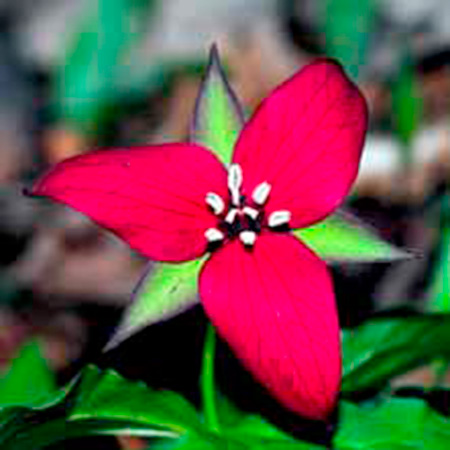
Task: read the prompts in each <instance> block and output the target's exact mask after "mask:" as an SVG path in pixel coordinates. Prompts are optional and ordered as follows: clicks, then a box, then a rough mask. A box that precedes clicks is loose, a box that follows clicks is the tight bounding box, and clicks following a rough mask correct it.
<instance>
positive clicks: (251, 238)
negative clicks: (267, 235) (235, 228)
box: [239, 230, 256, 247]
mask: <svg viewBox="0 0 450 450" xmlns="http://www.w3.org/2000/svg"><path fill="white" fill-rule="evenodd" d="M239 239H240V240H241V242H242V243H243V244H244V245H245V246H246V247H253V244H254V243H255V241H256V233H255V232H254V231H249V230H245V231H241V232H240V233H239Z"/></svg>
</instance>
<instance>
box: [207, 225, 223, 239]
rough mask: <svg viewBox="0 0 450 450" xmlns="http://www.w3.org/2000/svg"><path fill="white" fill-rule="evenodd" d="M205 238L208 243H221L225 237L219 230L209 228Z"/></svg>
mask: <svg viewBox="0 0 450 450" xmlns="http://www.w3.org/2000/svg"><path fill="white" fill-rule="evenodd" d="M205 237H206V239H207V240H208V242H220V241H223V240H224V238H225V235H224V234H223V233H222V232H221V231H220V230H218V229H217V228H208V229H207V230H206V231H205Z"/></svg>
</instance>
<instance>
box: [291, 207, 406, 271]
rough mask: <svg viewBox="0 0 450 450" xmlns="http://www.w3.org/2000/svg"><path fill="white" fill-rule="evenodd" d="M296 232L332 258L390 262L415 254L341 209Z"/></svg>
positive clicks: (337, 259)
mask: <svg viewBox="0 0 450 450" xmlns="http://www.w3.org/2000/svg"><path fill="white" fill-rule="evenodd" d="M294 234H295V235H296V236H297V237H299V238H300V239H301V240H302V241H303V242H305V243H306V244H307V245H308V246H309V247H311V249H312V250H314V251H315V252H316V253H317V254H318V255H319V256H320V257H321V258H322V259H324V260H326V261H329V262H355V263H371V262H389V261H397V260H401V259H406V258H411V257H412V254H410V253H407V252H405V251H403V250H400V249H398V248H396V247H394V246H393V245H392V244H390V243H388V242H386V241H385V240H383V239H381V238H380V237H378V236H377V235H376V233H375V232H374V231H372V230H371V229H370V228H369V227H368V226H367V225H365V224H363V223H362V222H361V221H360V220H359V219H357V218H355V217H353V216H351V215H350V214H347V213H344V212H342V211H339V210H338V211H337V212H335V213H334V214H332V215H331V216H329V217H328V218H326V219H325V220H323V221H322V222H319V223H317V224H315V225H313V226H311V227H309V228H303V229H299V230H295V231H294Z"/></svg>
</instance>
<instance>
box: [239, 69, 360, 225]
mask: <svg viewBox="0 0 450 450" xmlns="http://www.w3.org/2000/svg"><path fill="white" fill-rule="evenodd" d="M366 127H367V108H366V102H365V100H364V98H363V97H362V95H361V94H360V92H359V91H358V89H357V88H356V86H355V85H353V84H352V83H351V82H350V81H349V79H348V78H347V77H346V75H345V74H344V71H343V70H342V68H341V67H340V66H339V65H338V64H337V63H335V62H333V61H329V60H319V61H317V62H315V63H313V64H310V65H308V66H307V67H305V68H304V69H303V70H301V71H300V72H298V73H297V74H295V75H294V76H293V77H292V78H290V79H289V80H288V81H286V82H285V83H284V84H282V85H281V86H280V87H278V88H277V89H276V90H275V91H274V92H273V93H272V94H271V95H270V96H269V97H268V98H267V99H266V100H265V101H263V103H262V104H261V106H260V107H259V108H258V110H257V111H256V113H255V114H254V116H253V117H252V118H251V120H250V121H249V122H248V123H247V125H246V126H245V128H244V130H243V132H242V133H241V136H240V138H239V141H238V143H237V144H236V150H235V154H234V156H233V161H234V162H236V163H238V164H240V165H241V167H242V170H243V174H244V191H245V193H246V194H247V195H249V194H251V193H252V191H253V189H254V188H255V186H257V185H258V184H259V183H262V182H263V181H267V182H268V183H269V184H271V185H272V191H271V195H270V197H269V201H268V203H267V211H268V212H271V211H276V210H285V209H287V210H289V211H291V212H292V216H293V219H292V221H291V226H292V227H293V228H298V227H304V226H307V225H310V224H312V223H315V222H317V221H319V220H321V219H322V218H324V217H325V216H326V215H328V214H330V213H331V212H332V211H333V210H334V209H335V208H336V207H337V206H338V205H339V204H340V203H341V201H342V199H343V197H345V195H346V194H347V193H348V190H349V188H350V186H351V184H352V183H353V181H354V179H355V177H356V174H357V170H358V165H359V160H360V154H361V149H362V146H363V143H364V135H365V131H366Z"/></svg>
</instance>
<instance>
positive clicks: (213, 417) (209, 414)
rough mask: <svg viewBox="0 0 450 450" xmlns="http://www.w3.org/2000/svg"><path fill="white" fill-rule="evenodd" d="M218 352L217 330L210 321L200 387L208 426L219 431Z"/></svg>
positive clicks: (204, 349)
mask: <svg viewBox="0 0 450 450" xmlns="http://www.w3.org/2000/svg"><path fill="white" fill-rule="evenodd" d="M215 353H216V332H215V330H214V327H213V326H212V325H211V324H210V323H208V326H207V329H206V335H205V344H204V346H203V361H202V373H201V375H200V389H201V395H202V403H203V414H204V416H205V423H206V426H207V427H208V428H209V429H210V430H211V431H216V432H217V431H219V428H220V427H219V418H218V416H217V409H216V389H215V384H214V356H215Z"/></svg>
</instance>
